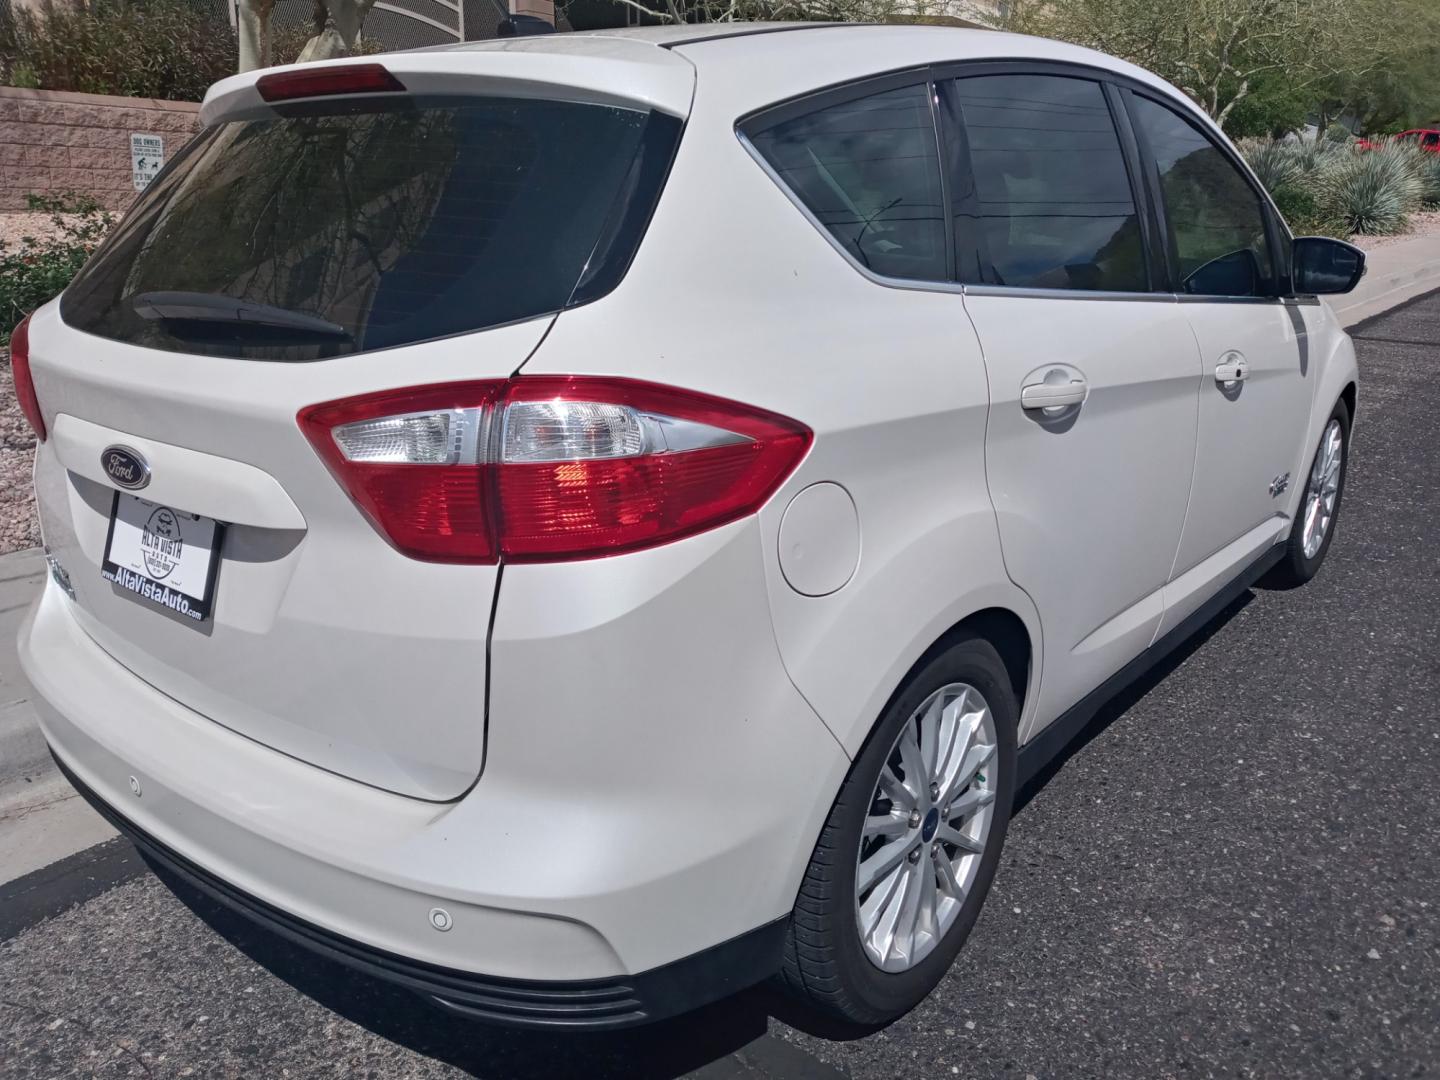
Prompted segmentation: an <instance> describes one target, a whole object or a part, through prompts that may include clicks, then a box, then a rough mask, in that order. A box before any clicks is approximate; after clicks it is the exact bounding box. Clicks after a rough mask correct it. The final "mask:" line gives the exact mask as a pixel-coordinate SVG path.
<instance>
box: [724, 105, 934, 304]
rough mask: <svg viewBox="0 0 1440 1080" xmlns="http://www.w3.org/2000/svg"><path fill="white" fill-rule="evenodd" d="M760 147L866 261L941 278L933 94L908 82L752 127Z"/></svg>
mask: <svg viewBox="0 0 1440 1080" xmlns="http://www.w3.org/2000/svg"><path fill="white" fill-rule="evenodd" d="M746 135H747V137H748V138H749V140H750V143H751V145H753V146H754V147H755V149H756V151H757V152H758V153H759V154H760V156H761V157H762V158H764V159H765V161H766V163H767V164H769V166H770V168H771V169H773V170H774V172H775V173H776V174H777V175H778V176H779V178H780V181H781V183H783V184H784V185H785V186H786V187H787V188H789V189H790V191H791V192H793V193H794V195H795V197H796V198H798V199H799V200H800V202H801V203H802V204H803V205H804V206H805V208H806V209H807V210H809V211H810V213H811V214H812V215H813V216H814V218H815V220H817V221H818V222H819V223H820V225H821V226H822V227H823V228H824V229H825V230H826V231H827V232H829V233H830V235H831V236H833V237H834V238H835V241H836V242H837V243H838V244H839V245H840V246H841V247H842V248H844V250H845V251H847V252H849V253H850V255H851V256H852V257H853V258H854V259H855V260H856V261H857V262H858V263H860V265H862V266H864V267H865V268H866V269H868V270H871V271H873V272H874V273H877V274H883V275H886V276H887V277H898V278H914V279H919V280H928V281H943V280H945V279H946V278H947V277H948V276H949V275H948V272H947V266H946V261H947V254H946V250H945V210H944V203H943V200H942V197H941V186H940V162H939V153H938V148H937V145H936V140H935V126H934V121H933V119H932V116H931V112H930V96H929V94H928V92H927V90H926V87H925V86H924V85H923V84H922V85H916V86H906V87H902V88H900V89H898V90H890V91H885V92H882V93H877V94H872V95H870V96H868V97H859V98H856V99H854V100H850V101H845V102H841V103H838V104H834V105H829V106H824V107H819V108H816V109H814V110H813V111H808V112H804V113H803V114H801V115H798V116H794V115H792V116H791V117H790V118H789V119H785V120H782V121H780V122H778V123H771V124H767V123H766V122H765V118H764V117H763V116H762V117H761V118H760V120H759V123H758V125H750V126H747V128H746Z"/></svg>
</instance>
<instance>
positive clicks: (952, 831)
mask: <svg viewBox="0 0 1440 1080" xmlns="http://www.w3.org/2000/svg"><path fill="white" fill-rule="evenodd" d="M935 839H937V840H942V841H944V842H945V843H947V844H954V845H955V846H956V847H957V848H959V849H960V850H961V851H964V852H966V853H968V854H970V855H979V854H980V853H981V852H982V851H984V850H985V841H983V840H972V839H970V837H968V836H966V835H965V834H964V833H963V832H961V831H960V830H959V829H957V828H955V826H953V825H951V824H950V823H949V822H941V824H940V828H938V829H936V830H935Z"/></svg>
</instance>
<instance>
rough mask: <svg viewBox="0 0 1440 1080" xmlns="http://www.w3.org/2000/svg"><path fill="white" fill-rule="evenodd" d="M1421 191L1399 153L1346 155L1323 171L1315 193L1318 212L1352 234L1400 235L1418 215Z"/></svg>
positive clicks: (1417, 179)
mask: <svg viewBox="0 0 1440 1080" xmlns="http://www.w3.org/2000/svg"><path fill="white" fill-rule="evenodd" d="M1423 193H1424V185H1423V184H1422V182H1421V179H1420V176H1419V174H1418V173H1417V171H1416V167H1415V164H1414V162H1413V159H1412V158H1411V156H1410V155H1409V154H1408V153H1406V152H1405V149H1404V148H1403V147H1395V146H1386V147H1383V148H1382V149H1379V150H1369V151H1365V152H1363V153H1350V154H1347V155H1345V156H1344V157H1342V158H1340V159H1339V160H1337V161H1336V162H1335V163H1334V164H1333V165H1330V166H1329V167H1327V168H1326V169H1324V170H1323V171H1322V172H1321V173H1320V175H1319V177H1318V184H1317V187H1316V196H1317V202H1318V204H1319V206H1320V209H1321V210H1322V211H1324V212H1325V213H1327V214H1330V215H1332V216H1334V217H1335V218H1337V219H1339V220H1341V221H1343V222H1344V223H1345V225H1346V227H1347V228H1348V229H1349V231H1351V232H1356V233H1370V234H1375V235H1388V234H1390V233H1397V232H1404V231H1405V229H1406V228H1408V227H1409V224H1410V214H1411V213H1413V212H1414V211H1415V210H1417V209H1419V207H1420V202H1421V198H1422V195H1423Z"/></svg>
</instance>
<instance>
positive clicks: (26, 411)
mask: <svg viewBox="0 0 1440 1080" xmlns="http://www.w3.org/2000/svg"><path fill="white" fill-rule="evenodd" d="M10 374H11V377H12V378H13V379H14V380H15V397H16V400H18V401H19V402H20V412H21V414H22V415H23V416H24V417H25V422H26V423H27V424H29V425H30V430H31V431H33V432H35V437H36V438H37V439H39V440H40V441H41V442H44V441H45V417H44V415H43V414H42V413H41V412H40V399H39V398H38V397H36V396H35V379H34V378H33V377H32V376H31V374H30V316H29V315H26V316H25V318H23V319H21V320H20V325H19V326H17V327H15V329H14V330H12V331H10Z"/></svg>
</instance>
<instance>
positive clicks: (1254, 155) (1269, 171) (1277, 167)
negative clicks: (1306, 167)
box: [1240, 139, 1300, 193]
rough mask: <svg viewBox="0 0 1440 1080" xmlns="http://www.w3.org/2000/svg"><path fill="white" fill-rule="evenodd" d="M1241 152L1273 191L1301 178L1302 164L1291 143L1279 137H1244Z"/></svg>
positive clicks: (1256, 173) (1262, 180) (1257, 174)
mask: <svg viewBox="0 0 1440 1080" xmlns="http://www.w3.org/2000/svg"><path fill="white" fill-rule="evenodd" d="M1240 152H1241V153H1242V154H1244V155H1245V160H1246V161H1248V162H1249V163H1250V168H1252V169H1254V170H1255V175H1256V176H1257V177H1259V179H1260V182H1261V183H1262V184H1264V185H1265V186H1266V187H1267V188H1268V189H1269V190H1270V191H1271V193H1274V192H1276V191H1279V190H1280V189H1281V188H1283V187H1285V186H1287V185H1289V184H1293V183H1294V182H1295V181H1296V180H1298V179H1299V178H1300V164H1299V162H1297V161H1296V159H1295V151H1294V149H1293V146H1292V144H1291V143H1287V142H1282V141H1281V140H1279V139H1243V140H1241V142H1240Z"/></svg>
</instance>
